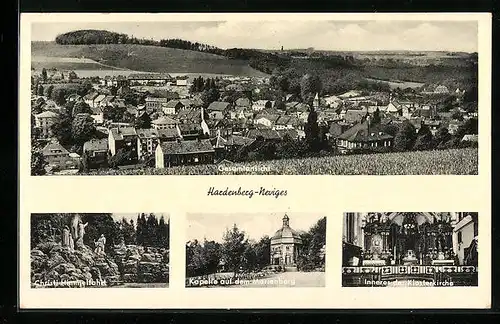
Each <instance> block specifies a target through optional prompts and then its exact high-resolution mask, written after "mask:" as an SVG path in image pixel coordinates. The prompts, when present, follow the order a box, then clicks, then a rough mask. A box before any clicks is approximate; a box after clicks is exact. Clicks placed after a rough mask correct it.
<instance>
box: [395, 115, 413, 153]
mask: <svg viewBox="0 0 500 324" xmlns="http://www.w3.org/2000/svg"><path fill="white" fill-rule="evenodd" d="M416 137H417V133H416V129H415V126H413V125H412V124H411V123H410V122H409V121H404V122H403V123H402V124H401V125H400V127H399V130H398V132H397V133H396V137H395V138H394V148H395V149H396V150H398V151H408V150H411V149H412V148H413V144H414V143H415V139H416Z"/></svg>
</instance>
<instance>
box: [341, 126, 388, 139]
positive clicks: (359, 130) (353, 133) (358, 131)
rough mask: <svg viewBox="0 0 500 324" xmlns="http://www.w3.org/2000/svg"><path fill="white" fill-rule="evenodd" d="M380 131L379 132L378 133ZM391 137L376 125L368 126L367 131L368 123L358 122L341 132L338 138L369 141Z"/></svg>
mask: <svg viewBox="0 0 500 324" xmlns="http://www.w3.org/2000/svg"><path fill="white" fill-rule="evenodd" d="M380 133H381V134H380ZM392 138H393V137H392V136H391V135H389V134H386V133H384V132H381V130H380V127H378V125H372V126H370V131H368V123H367V122H364V123H358V124H356V125H354V126H353V127H351V128H349V129H348V130H346V131H345V132H344V133H343V134H341V135H340V136H339V139H342V140H347V141H351V142H369V141H379V140H386V139H392Z"/></svg>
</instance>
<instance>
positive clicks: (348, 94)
mask: <svg viewBox="0 0 500 324" xmlns="http://www.w3.org/2000/svg"><path fill="white" fill-rule="evenodd" d="M359 96H361V91H358V90H350V91H347V92H345V93H343V94H341V95H338V97H339V98H340V99H342V100H344V99H348V98H354V97H359Z"/></svg>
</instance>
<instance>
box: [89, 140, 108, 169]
mask: <svg viewBox="0 0 500 324" xmlns="http://www.w3.org/2000/svg"><path fill="white" fill-rule="evenodd" d="M108 151H109V147H108V139H107V138H102V139H92V140H90V141H87V142H85V143H84V144H83V152H84V153H85V155H86V157H87V158H88V166H89V168H98V167H100V166H106V165H107V163H108Z"/></svg>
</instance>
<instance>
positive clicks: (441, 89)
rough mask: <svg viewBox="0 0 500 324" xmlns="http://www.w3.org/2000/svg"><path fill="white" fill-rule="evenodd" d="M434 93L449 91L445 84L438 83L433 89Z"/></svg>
mask: <svg viewBox="0 0 500 324" xmlns="http://www.w3.org/2000/svg"><path fill="white" fill-rule="evenodd" d="M434 93H439V94H446V93H450V90H448V87H446V86H444V85H438V86H437V87H436V88H435V89H434Z"/></svg>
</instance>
